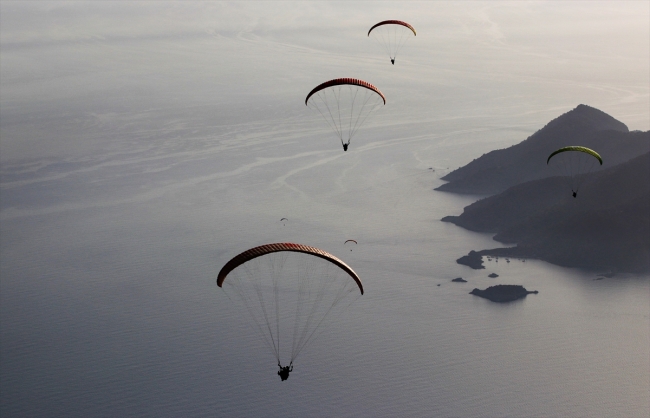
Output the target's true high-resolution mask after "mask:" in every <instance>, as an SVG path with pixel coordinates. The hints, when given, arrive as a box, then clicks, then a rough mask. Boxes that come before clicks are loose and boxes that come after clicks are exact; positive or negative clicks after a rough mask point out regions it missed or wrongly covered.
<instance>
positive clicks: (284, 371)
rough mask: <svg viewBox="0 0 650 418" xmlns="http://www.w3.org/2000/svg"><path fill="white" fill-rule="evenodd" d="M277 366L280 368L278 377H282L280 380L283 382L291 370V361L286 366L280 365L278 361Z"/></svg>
mask: <svg viewBox="0 0 650 418" xmlns="http://www.w3.org/2000/svg"><path fill="white" fill-rule="evenodd" d="M278 367H279V368H280V370H278V376H280V379H282V381H283V382H284V381H285V380H287V379H288V378H289V373H291V372H292V371H293V362H291V363H289V365H288V366H284V367H282V365H281V364H280V362H279V361H278Z"/></svg>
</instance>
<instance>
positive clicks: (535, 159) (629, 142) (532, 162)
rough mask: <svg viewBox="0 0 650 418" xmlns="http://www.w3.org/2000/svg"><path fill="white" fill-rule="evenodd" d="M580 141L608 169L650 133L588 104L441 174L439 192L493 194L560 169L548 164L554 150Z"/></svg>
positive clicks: (648, 147) (644, 143) (638, 148)
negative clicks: (521, 139) (600, 157)
mask: <svg viewBox="0 0 650 418" xmlns="http://www.w3.org/2000/svg"><path fill="white" fill-rule="evenodd" d="M569 145H580V146H585V147H587V148H591V149H593V150H596V151H597V152H598V153H599V154H600V155H601V156H602V158H603V165H602V166H598V167H597V168H596V169H595V171H598V170H603V169H607V168H609V167H612V166H615V165H617V164H620V163H622V162H625V161H628V160H630V159H631V158H634V157H636V156H639V155H641V154H643V153H646V152H648V151H650V132H640V131H632V132H630V131H629V130H628V128H627V126H625V124H623V123H622V122H620V121H618V120H616V119H614V118H613V117H611V116H609V115H608V114H606V113H604V112H602V111H600V110H598V109H595V108H593V107H590V106H587V105H583V104H581V105H579V106H578V107H576V108H575V109H573V110H571V111H569V112H567V113H565V114H563V115H561V116H560V117H558V118H556V119H553V120H552V121H551V122H549V123H548V124H546V126H544V127H543V128H542V129H540V130H539V131H537V132H535V133H534V134H533V135H531V136H530V137H528V138H527V139H526V140H524V141H522V142H520V143H519V144H516V145H513V146H511V147H508V148H505V149H500V150H495V151H491V152H489V153H487V154H484V155H482V156H481V157H479V158H477V159H475V160H473V161H472V162H470V163H469V164H467V165H465V166H463V167H461V168H459V169H457V170H454V171H452V172H451V173H449V174H447V175H446V176H444V177H442V179H443V180H446V181H448V183H446V184H443V185H442V186H440V187H438V188H436V190H439V191H446V192H454V193H468V194H483V195H491V194H496V193H500V192H502V191H504V190H506V189H508V188H509V187H512V186H514V185H516V184H519V183H523V182H526V181H530V180H535V179H541V178H547V177H552V176H557V175H559V174H560V173H559V172H557V171H555V170H553V169H552V168H551V167H549V166H548V165H547V164H546V159H547V157H548V156H549V155H550V153H551V152H553V151H554V150H556V149H559V148H561V147H565V146H569Z"/></svg>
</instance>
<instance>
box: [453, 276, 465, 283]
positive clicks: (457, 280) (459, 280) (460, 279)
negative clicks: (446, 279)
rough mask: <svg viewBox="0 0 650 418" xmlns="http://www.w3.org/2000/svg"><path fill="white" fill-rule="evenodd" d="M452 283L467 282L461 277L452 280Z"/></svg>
mask: <svg viewBox="0 0 650 418" xmlns="http://www.w3.org/2000/svg"><path fill="white" fill-rule="evenodd" d="M452 282H456V283H467V280H465V279H463V278H462V277H456V278H455V279H452Z"/></svg>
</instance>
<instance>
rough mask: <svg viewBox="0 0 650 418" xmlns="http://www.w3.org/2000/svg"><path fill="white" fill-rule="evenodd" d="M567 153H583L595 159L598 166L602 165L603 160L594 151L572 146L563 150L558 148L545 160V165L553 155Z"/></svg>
mask: <svg viewBox="0 0 650 418" xmlns="http://www.w3.org/2000/svg"><path fill="white" fill-rule="evenodd" d="M567 151H577V152H584V153H585V154H589V155H591V156H592V157H595V158H596V159H597V160H598V162H600V165H603V159H602V158H601V157H600V154H598V153H597V152H596V151H594V150H592V149H590V148H587V147H580V146H576V145H572V146H570V147H563V148H560V149H558V150H555V151H553V152H552V153H551V155H549V156H548V158H547V159H546V164H548V162H549V161H551V158H552V157H553V156H554V155H557V154H559V153H561V152H567Z"/></svg>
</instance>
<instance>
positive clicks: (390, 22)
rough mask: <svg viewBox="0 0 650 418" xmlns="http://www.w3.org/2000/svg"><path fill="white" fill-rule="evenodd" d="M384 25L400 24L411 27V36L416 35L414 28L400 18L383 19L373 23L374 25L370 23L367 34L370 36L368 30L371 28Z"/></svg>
mask: <svg viewBox="0 0 650 418" xmlns="http://www.w3.org/2000/svg"><path fill="white" fill-rule="evenodd" d="M384 25H401V26H404V27H406V28H409V29H411V32H413V36H417V33H416V32H415V28H414V27H413V26H411V25H409V24H408V23H406V22H403V21H401V20H383V21H381V22H379V23H375V24H374V25H372V27H371V28H370V30H369V31H368V36H370V32H372V30H373V29H374V28H377V27H379V26H384Z"/></svg>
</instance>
